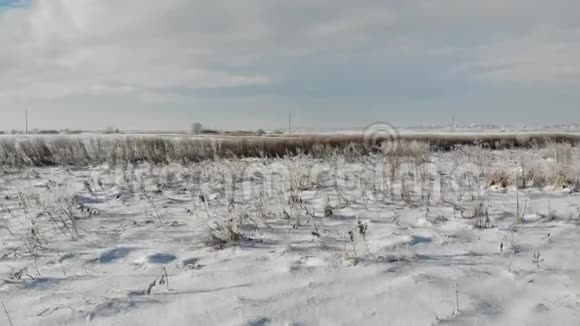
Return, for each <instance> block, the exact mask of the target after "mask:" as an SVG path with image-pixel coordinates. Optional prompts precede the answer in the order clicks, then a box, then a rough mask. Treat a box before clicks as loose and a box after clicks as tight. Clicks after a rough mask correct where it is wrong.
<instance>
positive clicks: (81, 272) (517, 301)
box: [0, 144, 580, 326]
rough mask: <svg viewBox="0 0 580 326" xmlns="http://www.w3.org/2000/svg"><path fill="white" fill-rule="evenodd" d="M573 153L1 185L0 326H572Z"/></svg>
mask: <svg viewBox="0 0 580 326" xmlns="http://www.w3.org/2000/svg"><path fill="white" fill-rule="evenodd" d="M579 159H580V151H579V150H577V149H576V148H571V147H569V146H565V145H550V146H549V147H547V148H536V149H527V150H523V149H514V150H501V151H491V150H485V149H481V148H478V147H463V148H459V149H457V150H454V151H451V152H430V151H429V150H428V149H427V148H425V147H424V146H421V145H420V144H415V146H413V148H412V149H411V150H409V151H407V152H405V154H404V155H403V154H400V155H399V154H397V155H395V154H393V153H390V152H389V149H388V148H386V149H385V153H384V154H372V155H364V156H362V155H358V154H357V153H356V152H349V151H341V152H329V153H327V155H326V157H323V158H320V157H316V158H315V157H312V156H308V155H301V156H295V157H288V158H276V159H274V158H259V159H237V160H228V159H223V158H216V159H215V160H211V161H206V162H202V163H196V164H187V165H182V164H168V165H157V166H154V165H149V164H146V163H143V164H138V165H133V164H120V165H115V166H109V165H106V164H102V165H97V166H91V167H82V168H81V167H45V168H7V167H4V168H3V169H2V171H0V299H1V300H2V306H0V325H14V326H25V325H254V326H258V325H381V326H382V325H578V323H579V320H580V246H579V245H578V240H579V239H580V228H579V225H580V209H579V207H580V195H579V194H578V193H577V192H576V191H577V190H579V189H578V180H580V177H579V171H580V169H579V167H578V166H577V165H578V164H577V162H578V160H579Z"/></svg>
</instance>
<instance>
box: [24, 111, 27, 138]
mask: <svg viewBox="0 0 580 326" xmlns="http://www.w3.org/2000/svg"><path fill="white" fill-rule="evenodd" d="M24 120H25V129H24V132H25V133H26V134H27V135H28V109H24Z"/></svg>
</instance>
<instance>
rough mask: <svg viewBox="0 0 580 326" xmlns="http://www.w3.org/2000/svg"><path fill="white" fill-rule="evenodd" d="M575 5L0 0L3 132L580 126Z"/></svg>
mask: <svg viewBox="0 0 580 326" xmlns="http://www.w3.org/2000/svg"><path fill="white" fill-rule="evenodd" d="M579 58H580V1H578V0H553V1H547V0H528V1H524V0H437V1H434V0H420V1H413V0H391V1H353V0H291V1H290V0H278V1H275V0H243V1H242V0H228V1H224V0H32V1H30V0H0V114H1V116H0V129H12V128H23V115H24V114H23V112H24V109H25V108H28V110H29V112H30V116H31V126H32V127H38V128H90V129H93V128H104V127H106V126H114V127H117V128H125V129H188V128H189V126H190V125H191V124H192V123H193V122H195V121H200V122H202V123H204V124H205V125H208V126H211V127H215V128H228V129H245V128H248V129H254V128H258V127H263V128H278V127H283V126H285V125H286V124H287V122H286V121H287V116H288V113H289V112H292V113H293V115H294V117H295V120H296V122H295V123H296V124H297V125H301V126H306V127H320V128H348V127H358V126H363V125H366V124H368V123H370V122H373V121H377V120H380V121H389V122H392V123H394V124H407V125H409V124H431V123H440V124H441V123H449V121H450V120H451V116H452V115H455V116H456V120H458V121H459V122H462V123H469V122H482V123H513V124H548V123H566V122H577V123H580V59H579Z"/></svg>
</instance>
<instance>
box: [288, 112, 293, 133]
mask: <svg viewBox="0 0 580 326" xmlns="http://www.w3.org/2000/svg"><path fill="white" fill-rule="evenodd" d="M288 133H289V134H290V133H292V113H289V114H288Z"/></svg>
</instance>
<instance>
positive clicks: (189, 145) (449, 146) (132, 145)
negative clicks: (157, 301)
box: [0, 134, 580, 166]
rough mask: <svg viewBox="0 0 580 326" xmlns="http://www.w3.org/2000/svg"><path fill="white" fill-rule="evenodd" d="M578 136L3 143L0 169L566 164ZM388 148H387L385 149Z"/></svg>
mask: <svg viewBox="0 0 580 326" xmlns="http://www.w3.org/2000/svg"><path fill="white" fill-rule="evenodd" d="M579 139H580V138H578V136H575V135H566V134H564V135H556V134H549V135H540V134H538V135H526V136H525V137H523V136H521V135H509V134H505V135H476V134H474V135H471V134H467V135H465V134H464V135H437V134H423V135H404V136H401V138H400V139H399V140H396V141H392V140H387V139H374V140H373V143H368V142H367V141H366V140H365V138H364V137H363V136H362V135H300V136H294V135H293V136H275V137H225V136H216V137H202V138H188V137H162V136H158V137H130V136H126V137H116V138H108V137H96V138H79V137H66V136H63V137H56V138H43V137H38V138H32V139H20V138H4V139H0V164H2V165H10V166H51V165H87V164H100V163H105V162H108V163H112V164H116V163H119V162H131V163H139V162H150V163H154V164H164V163H168V162H184V163H187V162H199V161H203V160H208V159H213V158H215V157H283V156H292V155H298V154H311V155H313V156H314V157H326V156H327V155H328V154H329V153H330V152H332V151H336V150H338V151H342V152H345V153H346V152H348V153H350V154H352V155H356V156H360V155H366V154H369V153H371V152H381V151H382V152H383V153H384V154H385V155H387V156H399V157H406V158H412V159H414V160H417V161H421V160H425V159H426V157H427V156H428V155H429V152H430V151H449V150H453V149H455V148H457V147H458V146H466V145H467V146H468V145H477V146H478V147H483V148H489V149H504V148H512V147H526V148H531V147H535V146H545V145H549V147H548V148H551V149H550V150H549V154H548V155H553V156H555V159H556V160H557V161H564V160H567V159H568V157H569V156H568V154H566V153H568V152H569V148H571V145H570V144H575V143H577V142H578V140H579ZM385 145H386V146H385Z"/></svg>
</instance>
